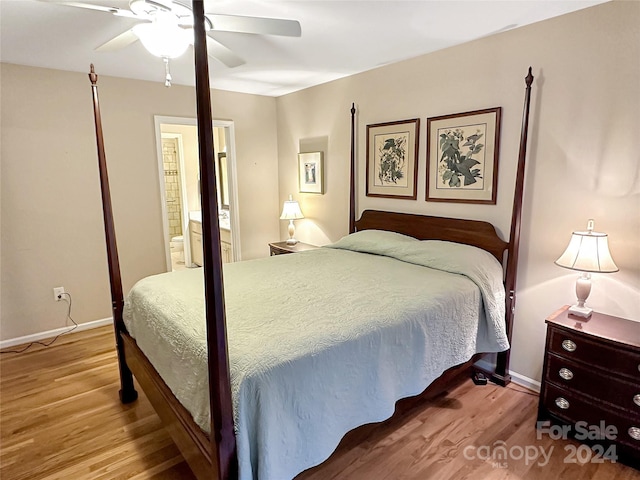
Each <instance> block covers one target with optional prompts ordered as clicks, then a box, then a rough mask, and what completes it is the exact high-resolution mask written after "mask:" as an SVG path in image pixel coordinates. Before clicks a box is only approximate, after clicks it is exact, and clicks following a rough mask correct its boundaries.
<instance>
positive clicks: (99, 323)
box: [0, 317, 113, 349]
mask: <svg viewBox="0 0 640 480" xmlns="http://www.w3.org/2000/svg"><path fill="white" fill-rule="evenodd" d="M111 323H113V318H111V317H109V318H103V319H102V320H94V321H92V322H86V323H79V324H78V327H77V328H75V329H74V330H73V331H74V332H81V331H83V330H90V329H92V328H98V327H104V326H105V325H110V324H111ZM72 326H73V325H70V326H67V327H62V328H56V329H55V330H49V331H46V332H40V333H34V334H31V335H26V336H24V337H17V338H10V339H9V340H2V341H0V349H3V348H8V347H15V346H16V345H23V344H25V343H31V342H37V341H40V340H45V339H47V338H53V337H55V336H56V335H60V334H61V333H64V332H66V331H68V330H69V329H70V328H71V327H72Z"/></svg>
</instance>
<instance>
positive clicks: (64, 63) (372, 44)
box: [0, 0, 606, 96]
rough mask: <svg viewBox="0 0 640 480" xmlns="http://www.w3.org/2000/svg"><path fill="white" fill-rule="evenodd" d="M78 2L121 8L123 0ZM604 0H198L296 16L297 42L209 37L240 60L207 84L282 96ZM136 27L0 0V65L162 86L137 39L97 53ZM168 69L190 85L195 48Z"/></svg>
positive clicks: (215, 67) (155, 64)
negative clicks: (91, 66)
mask: <svg viewBox="0 0 640 480" xmlns="http://www.w3.org/2000/svg"><path fill="white" fill-rule="evenodd" d="M81 1H83V3H94V4H99V5H106V6H115V7H120V8H128V3H129V2H128V0H81ZM604 1H606V0H531V1H525V0H502V1H493V0H491V1H490V0H484V1H480V0H469V1H463V0H461V1H454V0H440V1H438V0H420V1H406V0H391V1H387V0H374V1H364V0H351V1H333V0H205V11H206V12H209V13H221V14H232V15H251V16H264V17H272V18H285V19H294V20H298V21H299V22H300V24H301V26H302V37H301V38H290V37H275V36H261V35H250V34H241V33H229V32H216V33H215V34H214V35H213V36H214V37H215V38H216V39H217V40H219V41H220V42H221V43H223V44H224V45H226V46H227V47H229V48H231V49H232V50H233V51H234V52H235V53H237V54H238V55H240V56H241V57H242V58H244V59H245V60H246V62H247V63H246V64H245V65H242V66H240V67H236V68H233V69H231V68H227V67H226V66H224V65H222V64H221V63H220V62H218V61H217V60H211V61H210V67H209V68H210V74H211V84H212V87H214V88H220V89H224V90H231V91H237V92H245V93H255V94H260V95H270V96H279V95H283V94H286V93H290V92H294V91H296V90H301V89H303V88H307V87H310V86H313V85H318V84H321V83H324V82H328V81H331V80H335V79H337V78H341V77H345V76H348V75H352V74H355V73H358V72H362V71H365V70H370V69H372V68H376V67H378V66H381V65H386V64H389V63H393V62H397V61H400V60H404V59H407V58H411V57H416V56H419V55H423V54H426V53H429V52H433V51H435V50H440V49H443V48H446V47H449V46H452V45H457V44H460V43H464V42H468V41H470V40H474V39H477V38H480V37H483V36H486V35H490V34H493V33H496V32H501V31H504V30H508V29H511V28H516V27H521V26H523V25H527V24H530V23H534V22H538V21H540V20H544V19H547V18H551V17H555V16H558V15H562V14H565V13H568V12H571V11H574V10H579V9H582V8H586V7H589V6H592V5H596V4H599V3H603V2H604ZM135 23H137V22H136V21H135V20H133V19H130V18H123V17H116V16H113V15H111V14H109V13H104V12H99V11H91V10H84V9H80V8H75V7H69V6H62V5H56V4H50V3H46V2H44V1H40V0H0V40H1V42H0V60H1V61H2V62H7V63H16V64H21V65H31V66H39V67H46V68H55V69H61V70H70V71H76V72H87V71H88V68H89V64H90V63H94V64H95V66H96V71H97V72H98V73H99V74H102V75H112V76H118V77H125V78H135V79H142V80H150V81H157V82H163V81H164V66H163V63H162V60H161V59H159V58H156V57H153V56H152V55H151V54H149V53H148V52H147V51H146V50H145V49H144V47H143V46H142V45H141V44H140V42H136V43H135V44H132V45H130V46H128V47H125V48H123V49H122V50H119V51H116V52H108V53H106V52H105V53H102V52H101V53H98V52H95V51H94V49H95V48H96V47H98V46H100V45H102V44H103V43H105V42H106V41H107V40H109V39H111V38H112V37H114V36H116V35H118V34H120V33H122V32H123V31H125V30H127V29H129V28H130V27H131V26H132V25H134V24H135ZM461 67H462V66H461ZM171 73H172V76H173V83H174V84H182V85H193V84H194V74H193V54H192V49H189V50H188V51H187V53H186V54H185V55H183V56H182V57H180V58H178V59H175V60H172V61H171Z"/></svg>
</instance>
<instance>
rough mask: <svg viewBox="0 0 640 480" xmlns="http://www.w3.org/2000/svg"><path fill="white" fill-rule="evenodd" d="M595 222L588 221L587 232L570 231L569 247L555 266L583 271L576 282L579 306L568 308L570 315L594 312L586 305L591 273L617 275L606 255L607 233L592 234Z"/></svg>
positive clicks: (583, 315)
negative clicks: (613, 273) (614, 273)
mask: <svg viewBox="0 0 640 480" xmlns="http://www.w3.org/2000/svg"><path fill="white" fill-rule="evenodd" d="M593 227H594V222H593V220H589V221H588V222H587V231H586V232H573V234H572V235H571V240H570V241H569V246H568V247H567V249H566V250H565V251H564V253H563V254H562V255H561V256H560V258H558V259H557V260H556V261H555V263H556V265H559V266H561V267H564V268H569V269H571V270H578V271H579V272H582V273H581V274H580V276H579V277H578V280H577V281H576V295H577V297H578V303H577V304H576V305H573V306H572V307H570V308H569V313H571V314H573V315H577V316H579V317H584V318H589V317H590V316H591V313H592V312H593V310H592V309H591V308H589V307H587V306H586V305H585V302H586V301H587V297H588V296H589V293H591V273H590V272H600V273H612V272H617V271H618V267H617V265H616V264H615V263H614V262H613V258H611V253H609V242H608V240H607V234H606V233H599V232H594V231H593Z"/></svg>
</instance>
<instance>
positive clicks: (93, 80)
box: [89, 63, 98, 85]
mask: <svg viewBox="0 0 640 480" xmlns="http://www.w3.org/2000/svg"><path fill="white" fill-rule="evenodd" d="M89 80H91V85H95V84H96V83H98V75H97V74H96V70H95V68H93V63H92V64H91V71H90V72H89Z"/></svg>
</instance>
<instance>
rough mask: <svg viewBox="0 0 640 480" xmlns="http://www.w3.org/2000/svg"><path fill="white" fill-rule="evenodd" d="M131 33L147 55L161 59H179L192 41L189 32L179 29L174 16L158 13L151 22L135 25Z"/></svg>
mask: <svg viewBox="0 0 640 480" xmlns="http://www.w3.org/2000/svg"><path fill="white" fill-rule="evenodd" d="M133 33H135V34H136V36H137V37H138V38H139V39H140V41H141V42H142V45H144V47H145V48H146V49H147V50H148V51H149V53H151V54H152V55H155V56H156V57H162V58H176V57H179V56H180V55H182V54H183V53H184V52H185V51H186V50H187V48H188V47H189V45H190V44H191V42H192V40H193V39H192V37H191V35H192V34H191V33H190V31H189V30H185V29H183V28H181V27H180V26H179V25H178V24H177V23H176V21H175V17H174V16H165V15H161V14H160V12H158V13H157V14H156V18H155V20H154V21H153V22H151V23H140V24H138V25H135V26H134V27H133Z"/></svg>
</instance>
